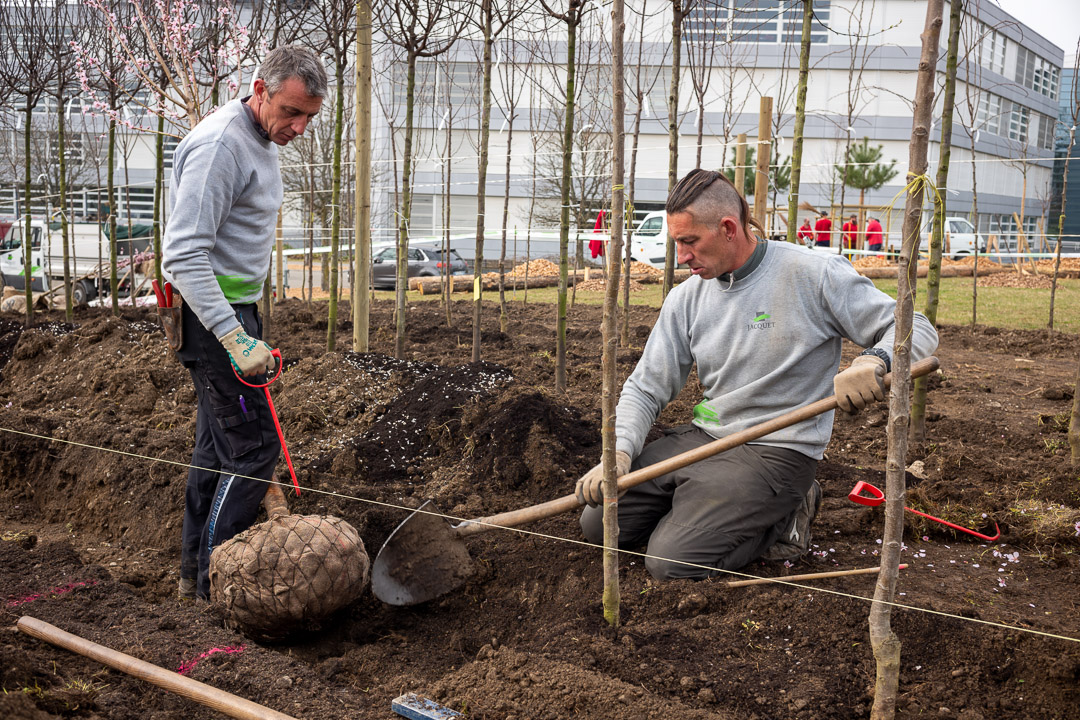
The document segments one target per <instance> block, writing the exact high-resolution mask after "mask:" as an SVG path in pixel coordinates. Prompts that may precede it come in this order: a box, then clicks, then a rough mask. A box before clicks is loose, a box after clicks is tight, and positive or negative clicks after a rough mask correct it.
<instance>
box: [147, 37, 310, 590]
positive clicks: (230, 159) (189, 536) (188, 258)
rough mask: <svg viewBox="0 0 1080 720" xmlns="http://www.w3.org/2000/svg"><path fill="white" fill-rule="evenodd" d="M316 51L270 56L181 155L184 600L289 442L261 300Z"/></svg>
mask: <svg viewBox="0 0 1080 720" xmlns="http://www.w3.org/2000/svg"><path fill="white" fill-rule="evenodd" d="M326 85H327V82H326V71H325V69H324V68H323V65H322V62H321V61H320V60H319V58H318V56H316V55H315V53H313V52H312V51H310V50H308V49H307V48H303V47H300V46H297V45H287V46H284V47H279V48H276V49H274V50H272V51H270V53H268V54H267V56H266V59H265V60H264V61H263V64H262V66H261V67H260V69H259V71H258V77H257V78H256V79H255V82H254V85H253V93H252V94H251V95H250V96H248V97H246V98H244V99H242V100H233V101H232V102H229V103H227V104H225V105H223V106H222V107H220V108H218V109H217V110H216V111H215V112H214V113H213V114H211V115H209V116H207V117H206V118H204V119H203V121H202V122H200V123H199V124H198V125H197V126H196V127H195V128H194V129H193V130H192V131H191V132H190V133H189V134H188V135H187V137H185V138H184V139H183V140H182V141H181V142H180V144H179V145H177V147H176V152H175V154H174V156H173V175H172V193H171V195H170V198H169V200H170V202H169V209H170V212H171V215H170V218H169V225H168V228H167V229H166V232H165V237H164V240H163V242H162V255H163V261H162V269H163V271H164V273H165V274H166V276H167V277H168V279H169V280H171V281H172V283H173V285H174V286H175V288H176V289H177V290H178V291H179V293H180V295H181V296H182V298H183V304H182V313H183V317H182V323H183V345H182V347H181V348H180V350H179V351H178V355H179V356H180V360H181V361H182V362H183V364H184V366H185V367H186V368H188V370H189V371H190V372H191V379H192V380H193V381H194V383H195V394H196V397H197V398H198V415H197V419H196V424H195V451H194V453H193V454H192V457H191V469H190V471H189V472H188V478H187V489H186V492H185V497H184V526H183V536H182V547H181V554H180V596H181V597H196V596H197V597H199V598H203V599H205V598H207V597H208V596H209V592H210V583H209V564H210V552H211V551H212V550H213V548H214V547H215V546H216V545H219V544H220V543H222V542H224V541H225V540H228V539H229V538H231V537H233V536H234V535H236V534H237V533H239V532H241V531H243V530H245V529H247V528H248V527H249V526H250V525H251V523H252V522H254V520H255V516H256V513H257V512H258V509H259V503H260V502H261V501H262V499H263V495H265V494H266V488H267V487H268V485H267V484H266V483H265V482H262V481H264V480H270V479H272V478H273V474H274V466H275V465H276V464H277V459H278V453H279V451H280V447H281V446H280V442H279V441H278V438H277V433H276V430H275V428H274V420H273V417H272V414H271V412H270V408H269V407H268V405H267V403H266V398H265V396H264V394H263V393H261V392H258V391H254V390H252V389H251V388H249V387H247V386H245V385H243V384H242V383H241V382H240V381H239V379H238V378H237V374H239V375H243V376H245V377H246V378H247V379H248V381H249V382H252V383H260V382H265V373H267V372H269V371H270V370H272V369H273V368H274V366H275V361H274V358H273V356H272V355H271V349H270V346H269V345H267V344H266V343H265V342H263V341H262V340H261V339H260V337H261V334H262V322H261V319H260V317H259V312H258V309H257V303H258V301H259V299H260V298H261V297H262V289H263V283H264V281H265V279H266V274H267V272H268V271H269V269H270V251H271V249H272V248H273V242H274V230H275V227H276V225H277V215H278V210H279V209H280V208H281V201H282V184H281V168H280V165H279V163H278V146H279V145H287V144H288V143H289V141H291V140H292V139H293V138H295V137H297V136H299V135H301V134H302V133H303V132H304V130H305V129H307V126H308V123H309V122H311V119H312V118H314V117H315V115H316V113H318V112H319V109H320V108H321V107H322V102H323V98H324V97H325V96H326Z"/></svg>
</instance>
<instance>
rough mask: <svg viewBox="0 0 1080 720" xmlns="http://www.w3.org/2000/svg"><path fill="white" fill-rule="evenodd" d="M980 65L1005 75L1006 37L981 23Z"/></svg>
mask: <svg viewBox="0 0 1080 720" xmlns="http://www.w3.org/2000/svg"><path fill="white" fill-rule="evenodd" d="M979 28H980V33H979V36H980V37H981V38H982V40H981V41H980V42H979V47H978V50H977V52H978V56H979V64H980V65H982V66H983V67H984V68H986V69H987V70H990V71H991V72H996V73H997V74H998V75H1004V74H1005V36H1004V35H1002V34H1001V33H999V32H998V31H997V30H994V29H993V28H991V27H990V26H989V25H987V24H986V23H979Z"/></svg>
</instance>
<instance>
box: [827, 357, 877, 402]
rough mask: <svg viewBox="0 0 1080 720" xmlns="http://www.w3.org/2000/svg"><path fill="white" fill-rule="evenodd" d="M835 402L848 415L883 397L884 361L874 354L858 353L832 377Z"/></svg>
mask: <svg viewBox="0 0 1080 720" xmlns="http://www.w3.org/2000/svg"><path fill="white" fill-rule="evenodd" d="M833 392H834V393H836V404H837V405H838V406H840V409H841V410H843V411H844V412H846V413H847V414H849V415H854V414H855V413H857V412H859V411H860V410H862V409H863V408H864V407H866V406H867V404H869V403H870V402H871V401H873V400H884V399H885V361H884V360H882V359H881V358H879V357H876V356H874V355H860V356H858V357H857V358H855V359H854V360H852V361H851V366H850V367H848V369H847V370H844V371H843V372H842V373H839V374H837V376H836V377H834V378H833Z"/></svg>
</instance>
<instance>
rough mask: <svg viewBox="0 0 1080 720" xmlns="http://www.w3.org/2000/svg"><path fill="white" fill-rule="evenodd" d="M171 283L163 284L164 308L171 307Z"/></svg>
mask: <svg viewBox="0 0 1080 720" xmlns="http://www.w3.org/2000/svg"><path fill="white" fill-rule="evenodd" d="M172 299H173V298H172V283H171V282H166V283H165V307H172V306H173V304H172Z"/></svg>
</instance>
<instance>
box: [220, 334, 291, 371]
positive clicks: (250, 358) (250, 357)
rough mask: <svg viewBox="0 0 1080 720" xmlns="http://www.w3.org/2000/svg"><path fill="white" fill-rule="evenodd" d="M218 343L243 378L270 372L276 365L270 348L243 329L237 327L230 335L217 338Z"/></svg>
mask: <svg viewBox="0 0 1080 720" xmlns="http://www.w3.org/2000/svg"><path fill="white" fill-rule="evenodd" d="M218 342H220V343H221V344H222V345H223V346H224V347H225V352H227V353H228V354H229V360H230V361H232V365H233V367H234V368H236V372H237V373H238V374H240V375H243V376H245V377H247V376H250V375H258V374H259V373H267V372H270V371H271V370H273V369H274V366H275V365H276V364H277V361H276V360H275V359H274V356H273V355H271V354H270V353H271V350H272V348H271V347H270V346H269V345H267V344H266V343H264V342H263V341H262V340H256V339H255V338H253V337H251V336H250V335H248V334H247V333H246V332H244V328H243V327H240V326H238V327H237V328H236V329H235V330H233V331H232V332H231V333H229V334H227V335H223V336H222V337H219V338H218Z"/></svg>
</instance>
